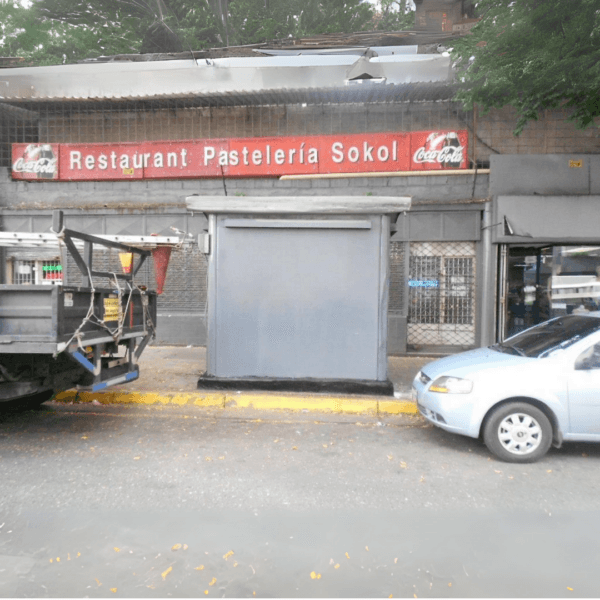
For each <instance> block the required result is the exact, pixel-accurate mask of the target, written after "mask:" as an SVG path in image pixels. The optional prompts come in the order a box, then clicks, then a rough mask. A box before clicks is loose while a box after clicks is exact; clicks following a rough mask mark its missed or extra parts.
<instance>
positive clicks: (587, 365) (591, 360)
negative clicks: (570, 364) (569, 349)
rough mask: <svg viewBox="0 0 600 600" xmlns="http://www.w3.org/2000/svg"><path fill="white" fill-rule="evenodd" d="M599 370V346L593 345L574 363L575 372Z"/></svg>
mask: <svg viewBox="0 0 600 600" xmlns="http://www.w3.org/2000/svg"><path fill="white" fill-rule="evenodd" d="M592 369H600V344H594V345H593V346H592V347H591V348H588V349H587V350H586V351H585V352H582V353H581V354H580V355H579V356H578V357H577V360H576V361H575V370H576V371H589V370H592Z"/></svg>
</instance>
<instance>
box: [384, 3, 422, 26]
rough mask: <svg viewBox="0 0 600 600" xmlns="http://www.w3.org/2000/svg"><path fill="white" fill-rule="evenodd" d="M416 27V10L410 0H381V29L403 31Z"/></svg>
mask: <svg viewBox="0 0 600 600" xmlns="http://www.w3.org/2000/svg"><path fill="white" fill-rule="evenodd" d="M414 27H415V12H414V10H411V7H410V2H408V0H381V19H380V20H379V22H378V23H377V29H378V30H379V31H402V30H403V29H414Z"/></svg>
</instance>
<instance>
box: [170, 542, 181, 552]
mask: <svg viewBox="0 0 600 600" xmlns="http://www.w3.org/2000/svg"><path fill="white" fill-rule="evenodd" d="M179 548H181V544H175V545H174V546H173V547H172V548H171V550H173V552H175V550H179Z"/></svg>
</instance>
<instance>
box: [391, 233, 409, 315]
mask: <svg viewBox="0 0 600 600" xmlns="http://www.w3.org/2000/svg"><path fill="white" fill-rule="evenodd" d="M404 246H405V243H404V242H391V243H390V296H389V304H388V310H389V312H391V313H401V312H403V309H404V300H405V289H406V276H405V274H404V265H405V259H404V255H405V252H404Z"/></svg>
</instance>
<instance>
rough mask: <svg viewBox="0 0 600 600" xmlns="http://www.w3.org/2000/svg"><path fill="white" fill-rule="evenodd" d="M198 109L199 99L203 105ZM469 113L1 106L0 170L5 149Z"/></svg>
mask: <svg viewBox="0 0 600 600" xmlns="http://www.w3.org/2000/svg"><path fill="white" fill-rule="evenodd" d="M203 102H204V103H205V102H206V101H203ZM470 120H471V113H469V112H466V111H464V110H463V109H462V108H461V106H460V105H459V104H457V103H454V102H448V101H441V102H432V101H419V102H409V101H400V102H392V101H388V102H357V103H347V104H345V103H336V102H331V101H329V102H327V103H323V104H308V105H307V104H293V103H290V104H273V105H244V106H206V105H202V101H200V100H198V99H194V98H181V99H169V100H163V101H160V100H155V101H142V100H140V101H119V102H116V101H112V102H111V101H106V102H79V103H77V102H66V101H65V102H45V103H43V102H39V103H35V102H28V103H22V104H21V105H20V106H15V105H10V104H7V103H3V102H0V166H5V167H9V166H10V165H11V144H12V143H34V142H39V143H69V142H71V143H94V142H105V143H118V142H139V141H146V140H184V139H207V138H208V139H210V138H213V139H214V138H229V137H242V138H243V137H262V136H282V135H319V134H337V133H340V134H342V133H377V132H387V131H423V130H431V129H434V130H435V129H463V128H464V127H465V123H468V122H470Z"/></svg>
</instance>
